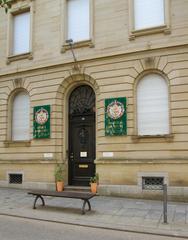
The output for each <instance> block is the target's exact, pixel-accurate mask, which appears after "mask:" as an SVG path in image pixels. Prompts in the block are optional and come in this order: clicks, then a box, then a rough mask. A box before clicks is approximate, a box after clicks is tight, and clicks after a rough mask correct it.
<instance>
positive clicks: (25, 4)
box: [7, 0, 34, 64]
mask: <svg viewBox="0 0 188 240" xmlns="http://www.w3.org/2000/svg"><path fill="white" fill-rule="evenodd" d="M25 12H30V40H29V51H28V52H26V53H21V54H15V55H14V54H13V53H12V47H13V32H12V31H13V17H14V16H15V15H19V14H21V13H25ZM33 25H34V0H18V1H13V4H12V7H11V9H10V11H9V12H8V29H7V40H8V41H7V64H10V63H11V62H13V61H17V60H21V59H29V60H32V59H33Z"/></svg>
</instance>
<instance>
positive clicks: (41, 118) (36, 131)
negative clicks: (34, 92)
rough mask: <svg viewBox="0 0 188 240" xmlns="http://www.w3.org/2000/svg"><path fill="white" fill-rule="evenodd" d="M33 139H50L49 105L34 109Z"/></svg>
mask: <svg viewBox="0 0 188 240" xmlns="http://www.w3.org/2000/svg"><path fill="white" fill-rule="evenodd" d="M33 138H50V105H45V106H37V107H34V112H33Z"/></svg>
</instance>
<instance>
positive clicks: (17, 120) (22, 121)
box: [12, 91, 30, 141]
mask: <svg viewBox="0 0 188 240" xmlns="http://www.w3.org/2000/svg"><path fill="white" fill-rule="evenodd" d="M29 139H30V99H29V95H28V94H27V93H26V92H25V91H21V92H18V93H17V94H16V95H15V96H14V98H13V103H12V140H13V141H19V140H29Z"/></svg>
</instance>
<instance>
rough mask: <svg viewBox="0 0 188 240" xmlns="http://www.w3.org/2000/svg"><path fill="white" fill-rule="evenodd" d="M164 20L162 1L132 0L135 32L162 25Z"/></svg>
mask: <svg viewBox="0 0 188 240" xmlns="http://www.w3.org/2000/svg"><path fill="white" fill-rule="evenodd" d="M164 19H165V7H164V0H134V28H135V30H139V29H144V28H150V27H156V26H161V25H164V23H165V20H164Z"/></svg>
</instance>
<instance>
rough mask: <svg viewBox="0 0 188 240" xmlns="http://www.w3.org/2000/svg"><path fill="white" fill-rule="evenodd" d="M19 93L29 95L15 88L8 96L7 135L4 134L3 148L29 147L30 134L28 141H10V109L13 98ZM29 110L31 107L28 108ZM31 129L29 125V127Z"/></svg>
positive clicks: (22, 89)
mask: <svg viewBox="0 0 188 240" xmlns="http://www.w3.org/2000/svg"><path fill="white" fill-rule="evenodd" d="M20 92H25V93H27V94H28V96H29V97H30V95H29V92H28V91H27V90H26V89H25V88H23V87H18V88H16V89H15V90H14V91H13V92H12V93H11V94H10V96H9V99H8V104H7V107H8V109H7V116H8V117H7V118H8V120H7V134H6V136H7V137H6V140H5V141H4V145H5V147H15V146H16V147H28V146H30V145H31V134H30V139H28V140H12V109H13V101H14V97H15V96H16V95H17V94H19V93H20ZM30 108H31V106H30ZM30 122H31V110H30ZM29 128H31V123H30V127H29Z"/></svg>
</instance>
